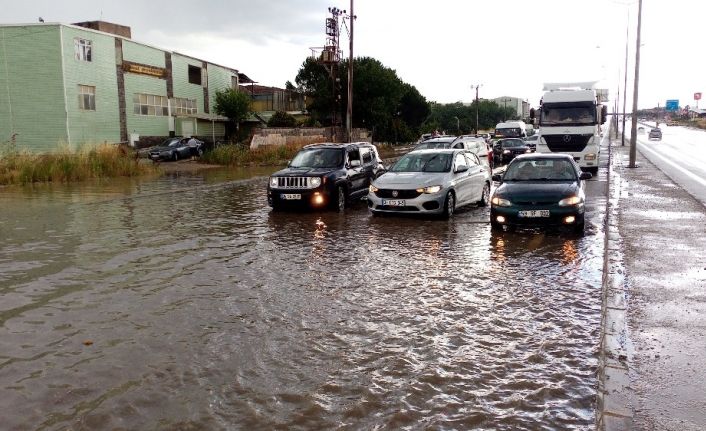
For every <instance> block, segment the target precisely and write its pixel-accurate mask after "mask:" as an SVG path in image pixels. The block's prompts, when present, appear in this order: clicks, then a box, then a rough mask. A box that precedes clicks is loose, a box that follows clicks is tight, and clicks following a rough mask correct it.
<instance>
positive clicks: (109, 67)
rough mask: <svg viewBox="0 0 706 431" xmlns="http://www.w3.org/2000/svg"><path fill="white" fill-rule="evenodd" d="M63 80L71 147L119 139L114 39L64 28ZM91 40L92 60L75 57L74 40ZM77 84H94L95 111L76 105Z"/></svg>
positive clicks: (77, 95) (99, 34)
mask: <svg viewBox="0 0 706 431" xmlns="http://www.w3.org/2000/svg"><path fill="white" fill-rule="evenodd" d="M62 33H63V45H64V83H65V85H66V101H67V103H66V107H67V111H68V115H69V135H70V137H71V144H72V146H81V145H84V144H94V143H102V142H109V143H114V142H119V141H120V113H119V112H118V83H117V77H116V71H115V40H114V39H115V38H114V37H112V36H110V35H105V34H101V33H96V32H90V31H85V30H81V29H77V28H73V27H64V28H63V30H62ZM75 38H81V39H87V40H90V41H91V44H92V47H93V50H92V58H91V61H81V60H76V58H75V56H74V39H75ZM79 85H89V86H93V87H95V104H96V106H95V107H96V109H95V111H92V110H82V109H80V106H79V92H78V88H79V87H78V86H79Z"/></svg>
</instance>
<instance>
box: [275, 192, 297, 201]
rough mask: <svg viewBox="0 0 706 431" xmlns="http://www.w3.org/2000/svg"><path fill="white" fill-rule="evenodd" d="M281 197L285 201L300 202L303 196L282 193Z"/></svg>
mask: <svg viewBox="0 0 706 431" xmlns="http://www.w3.org/2000/svg"><path fill="white" fill-rule="evenodd" d="M280 197H281V198H282V199H284V200H285V201H298V200H300V199H301V198H302V195H300V194H299V193H282V194H281V195H280Z"/></svg>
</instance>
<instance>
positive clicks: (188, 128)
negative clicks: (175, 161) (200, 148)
mask: <svg viewBox="0 0 706 431" xmlns="http://www.w3.org/2000/svg"><path fill="white" fill-rule="evenodd" d="M181 134H182V135H184V136H185V137H187V138H190V137H191V136H192V135H193V134H194V123H193V120H191V119H188V120H182V121H181Z"/></svg>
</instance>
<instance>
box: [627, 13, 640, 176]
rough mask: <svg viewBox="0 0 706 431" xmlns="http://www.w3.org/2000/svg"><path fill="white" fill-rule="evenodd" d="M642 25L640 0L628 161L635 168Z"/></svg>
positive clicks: (630, 166)
mask: <svg viewBox="0 0 706 431" xmlns="http://www.w3.org/2000/svg"><path fill="white" fill-rule="evenodd" d="M641 26H642V0H639V2H638V8H637V38H636V39H637V40H636V41H635V85H634V88H633V94H632V127H631V128H630V134H631V135H630V163H629V164H628V167H629V168H636V167H637V165H636V164H635V158H636V157H637V90H638V88H639V81H640V30H641Z"/></svg>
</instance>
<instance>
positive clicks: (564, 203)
mask: <svg viewBox="0 0 706 431" xmlns="http://www.w3.org/2000/svg"><path fill="white" fill-rule="evenodd" d="M582 201H583V200H582V199H581V198H580V197H578V196H569V197H568V198H564V199H562V200H560V201H559V206H560V207H570V206H574V205H578V204H580V203H581V202H582Z"/></svg>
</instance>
